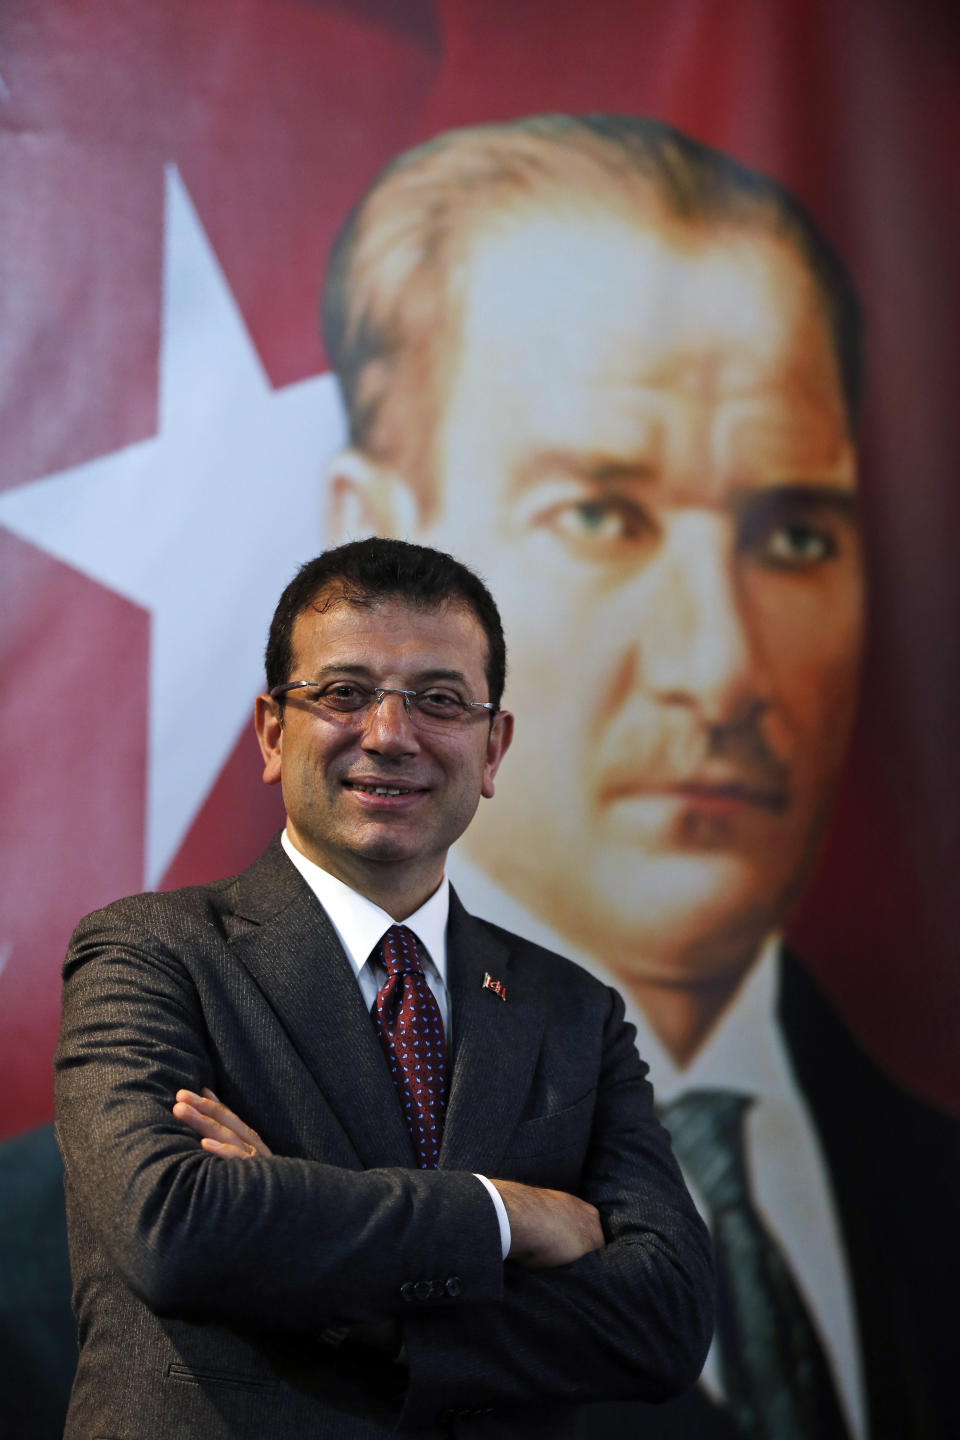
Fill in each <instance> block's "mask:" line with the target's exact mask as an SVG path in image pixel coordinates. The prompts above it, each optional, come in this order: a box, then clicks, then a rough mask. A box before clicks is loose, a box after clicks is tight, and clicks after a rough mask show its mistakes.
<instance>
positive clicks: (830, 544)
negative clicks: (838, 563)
mask: <svg viewBox="0 0 960 1440" xmlns="http://www.w3.org/2000/svg"><path fill="white" fill-rule="evenodd" d="M836 553H837V546H836V541H835V540H834V538H833V536H832V535H829V534H828V533H827V532H826V531H825V530H822V529H819V528H818V527H817V526H815V525H810V524H807V523H806V522H804V521H796V522H794V523H793V524H792V525H778V526H777V528H776V529H775V530H771V532H770V533H769V535H768V536H767V537H766V540H765V542H764V544H763V545H762V546H761V547H760V555H761V558H762V559H765V560H766V561H767V563H768V564H770V565H777V566H782V567H785V568H788V569H803V568H805V567H807V566H811V565H821V564H822V563H823V561H824V560H830V559H832V557H833V556H834V555H835V554H836Z"/></svg>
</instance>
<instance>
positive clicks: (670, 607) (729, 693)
mask: <svg viewBox="0 0 960 1440" xmlns="http://www.w3.org/2000/svg"><path fill="white" fill-rule="evenodd" d="M644 579H645V581H646V582H647V586H648V587H649V588H645V596H644V600H645V603H644V605H643V616H642V620H641V625H640V633H639V636H638V645H639V650H640V669H641V676H642V681H643V683H644V685H645V688H646V689H647V690H649V691H652V692H653V693H654V694H655V695H656V696H657V698H658V699H659V700H661V701H665V702H667V703H675V704H683V705H690V706H693V707H695V708H696V710H697V711H698V713H699V715H700V718H701V719H702V720H703V722H704V723H705V724H707V725H710V726H729V725H737V724H739V723H742V722H743V721H744V720H745V719H747V718H749V717H750V716H753V715H755V714H756V713H757V712H758V711H761V710H763V709H764V708H766V706H767V704H768V703H769V700H770V694H769V688H768V684H767V675H766V669H765V665H764V662H763V658H762V656H761V655H760V653H759V650H758V644H757V637H756V635H755V634H754V633H753V632H752V630H751V622H752V621H753V619H754V617H753V616H752V615H751V614H750V611H749V607H748V605H747V603H746V597H745V596H744V594H743V586H742V577H741V576H740V575H739V574H738V570H737V556H736V553H735V536H734V532H733V526H732V524H731V522H730V521H729V520H728V519H726V518H725V517H723V516H719V515H713V514H706V515H705V514H703V513H702V512H694V511H690V512H686V513H683V514H681V515H679V516H676V517H675V518H674V520H673V522H672V524H671V526H670V528H669V530H668V531H667V533H666V535H665V537H664V541H663V547H662V549H661V552H660V554H659V555H658V556H657V558H656V560H655V561H654V563H653V568H652V569H651V571H649V572H648V573H647V575H646V576H645V577H644Z"/></svg>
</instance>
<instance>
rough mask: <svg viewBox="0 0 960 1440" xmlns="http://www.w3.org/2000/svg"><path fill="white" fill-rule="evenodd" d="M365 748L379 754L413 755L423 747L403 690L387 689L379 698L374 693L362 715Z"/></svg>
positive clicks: (362, 742)
mask: <svg viewBox="0 0 960 1440" xmlns="http://www.w3.org/2000/svg"><path fill="white" fill-rule="evenodd" d="M361 744H362V746H363V749H364V750H370V751H374V752H376V753H377V754H379V755H412V754H414V753H415V752H416V751H417V750H419V749H420V741H419V737H418V735H417V728H416V725H415V723H414V719H413V716H412V715H411V714H410V712H409V711H408V709H407V701H406V699H405V697H404V695H403V692H402V691H400V690H386V691H384V692H383V694H382V696H381V697H380V698H379V699H378V698H377V696H376V695H374V697H373V699H372V700H371V701H370V705H369V708H368V709H367V711H366V714H365V715H364V717H363V739H362V741H361Z"/></svg>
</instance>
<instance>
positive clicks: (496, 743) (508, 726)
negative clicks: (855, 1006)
mask: <svg viewBox="0 0 960 1440" xmlns="http://www.w3.org/2000/svg"><path fill="white" fill-rule="evenodd" d="M512 739H513V716H512V715H511V713H510V711H509V710H498V711H497V713H496V714H495V715H494V717H493V724H492V725H491V726H490V733H489V735H488V736H487V756H486V762H485V764H484V767H483V782H482V784H481V787H480V794H481V795H482V796H483V798H484V800H492V799H493V781H494V776H495V775H496V773H497V771H498V770H499V769H500V761H501V760H502V759H503V757H504V755H506V753H507V751H508V750H509V749H510V742H511V740H512Z"/></svg>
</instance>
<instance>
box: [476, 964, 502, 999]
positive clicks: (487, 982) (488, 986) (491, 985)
mask: <svg viewBox="0 0 960 1440" xmlns="http://www.w3.org/2000/svg"><path fill="white" fill-rule="evenodd" d="M480 988H481V990H492V991H493V993H494V995H499V996H500V999H501V1000H506V998H507V987H506V985H504V983H503V981H502V980H494V978H493V976H492V975H491V974H490V971H489V970H485V971H484V972H483V984H482V985H481V987H480Z"/></svg>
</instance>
